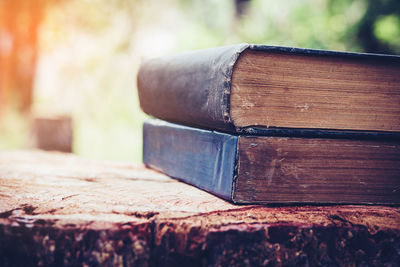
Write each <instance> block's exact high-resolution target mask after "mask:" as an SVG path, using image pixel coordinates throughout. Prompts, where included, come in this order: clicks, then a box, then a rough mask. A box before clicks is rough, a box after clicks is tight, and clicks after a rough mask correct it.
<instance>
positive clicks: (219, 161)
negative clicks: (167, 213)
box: [143, 120, 400, 204]
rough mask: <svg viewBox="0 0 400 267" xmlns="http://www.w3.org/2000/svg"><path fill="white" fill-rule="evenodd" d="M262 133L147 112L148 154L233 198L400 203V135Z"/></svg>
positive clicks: (164, 167)
mask: <svg viewBox="0 0 400 267" xmlns="http://www.w3.org/2000/svg"><path fill="white" fill-rule="evenodd" d="M273 133H274V132H273V131H272V134H273ZM256 134H257V132H256ZM262 134H263V135H244V134H243V135H234V134H228V133H223V132H218V131H212V130H204V129H198V128H193V127H188V126H182V125H178V124H173V123H169V122H165V121H161V120H148V121H146V122H145V123H144V127H143V138H144V139H143V162H144V164H146V165H147V166H149V167H151V168H154V169H157V170H159V171H161V172H164V173H166V174H167V175H169V176H171V177H173V178H176V179H179V180H181V181H183V182H186V183H189V184H192V185H194V186H196V187H198V188H201V189H203V190H206V191H208V192H210V193H212V194H215V195H217V196H219V197H221V198H224V199H226V200H228V201H231V202H233V203H261V204H267V203H354V204H400V142H399V141H398V138H392V139H390V138H388V139H384V140H382V139H381V138H375V137H376V136H374V135H372V134H368V133H366V134H362V133H360V134H358V137H357V138H356V139H355V138H353V137H354V136H353V135H354V133H348V134H345V133H340V132H338V133H336V134H335V132H327V133H326V134H323V133H322V134H321V133H319V134H314V135H313V134H308V135H305V136H306V137H293V136H292V137H291V136H290V135H289V136H284V137H282V136H271V135H268V131H264V132H263V133H262Z"/></svg>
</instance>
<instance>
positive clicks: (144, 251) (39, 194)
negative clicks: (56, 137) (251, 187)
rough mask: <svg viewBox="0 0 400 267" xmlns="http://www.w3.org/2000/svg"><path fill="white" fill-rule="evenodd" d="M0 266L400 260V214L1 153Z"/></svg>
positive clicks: (64, 157) (66, 159)
mask: <svg viewBox="0 0 400 267" xmlns="http://www.w3.org/2000/svg"><path fill="white" fill-rule="evenodd" d="M0 263H1V265H2V266H27V265H30V266H35V265H46V266H62V265H66V266H69V265H74V266H99V265H102V266H132V265H136V266H177V265H188V264H190V266H227V265H238V266H292V265H300V266H302V265H303V266H306V265H318V264H320V265H338V264H347V265H354V264H359V265H362V264H369V265H383V264H392V266H395V265H398V264H399V263H400V208H399V207H385V206H275V207H274V206H269V207H268V206H234V205H231V204H229V203H227V202H225V201H223V200H220V199H219V198H216V197H214V196H212V195H210V194H208V193H205V192H203V191H200V190H198V189H196V188H194V187H191V186H188V185H186V184H183V183H181V182H177V181H175V180H172V179H170V178H168V177H166V176H165V175H163V174H160V173H157V172H155V171H152V170H149V169H145V168H144V167H143V166H141V165H132V164H126V163H112V162H104V161H93V160H86V159H81V158H78V157H75V156H72V155H68V154H61V153H49V152H28V151H14V152H2V153H0Z"/></svg>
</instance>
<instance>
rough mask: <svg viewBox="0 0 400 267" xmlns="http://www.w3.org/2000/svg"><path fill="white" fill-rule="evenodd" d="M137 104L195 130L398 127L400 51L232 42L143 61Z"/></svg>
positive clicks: (383, 128)
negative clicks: (380, 52)
mask: <svg viewBox="0 0 400 267" xmlns="http://www.w3.org/2000/svg"><path fill="white" fill-rule="evenodd" d="M138 89H139V97H140V104H141V106H142V109H143V110H144V111H145V112H146V113H148V114H150V115H153V116H155V117H158V118H161V119H164V120H168V121H172V122H177V123H181V124H186V125H193V126H198V127H201V128H209V129H220V130H224V131H229V132H241V131H243V130H246V129H249V128H265V127H268V128H274V127H278V128H300V129H306V128H313V129H342V130H363V131H390V132H396V131H400V57H399V56H394V55H376V54H361V53H346V52H333V51H321V50H309V49H298V48H287V47H273V46H263V45H248V44H241V45H234V46H227V47H220V48H213V49H206V50H200V51H193V52H187V53H182V54H178V55H173V56H169V57H164V58H158V59H152V60H148V61H146V62H144V63H143V64H142V66H141V68H140V71H139V75H138Z"/></svg>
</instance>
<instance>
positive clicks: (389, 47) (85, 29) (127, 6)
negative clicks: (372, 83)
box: [0, 0, 400, 162]
mask: <svg viewBox="0 0 400 267" xmlns="http://www.w3.org/2000/svg"><path fill="white" fill-rule="evenodd" d="M240 42H248V43H259V44H270V45H282V46H296V47H304V48H317V49H329V50H344V51H358V52H374V53H390V54H400V1H398V0H376V1H367V0H303V1H295V0H282V1H273V0H265V1H262V0H250V1H240V0H236V1H235V0H164V1H162V0H157V1H156V0H113V1H109V0H36V1H35V0H12V1H10V0H0V59H1V61H0V149H19V148H26V147H27V146H29V136H30V128H31V124H32V118H34V117H35V116H42V115H43V114H44V115H45V116H52V115H53V114H55V115H60V114H61V115H65V114H66V115H69V116H71V117H72V119H73V135H74V138H73V152H74V153H76V154H79V155H83V156H86V157H91V158H97V159H112V160H125V161H131V162H140V161H141V146H142V142H141V125H142V122H143V120H144V119H145V115H144V114H143V113H142V112H141V111H140V108H139V104H138V99H137V92H136V73H137V70H138V67H139V64H140V62H141V60H143V58H147V57H154V56H160V55H164V54H168V53H173V52H177V51H182V50H191V49H200V48H206V47H214V46H221V45H226V44H233V43H240Z"/></svg>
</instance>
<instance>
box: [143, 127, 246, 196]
mask: <svg viewBox="0 0 400 267" xmlns="http://www.w3.org/2000/svg"><path fill="white" fill-rule="evenodd" d="M237 142H238V137H237V136H234V135H230V134H224V133H218V132H214V131H207V130H201V129H196V128H190V127H185V126H181V125H177V124H172V123H167V122H164V121H160V120H148V121H146V122H145V123H144V125H143V163H144V164H146V165H147V166H149V167H152V168H154V169H157V170H159V171H161V172H164V173H165V174H167V175H169V176H171V177H174V178H176V179H179V180H181V181H184V182H186V183H189V184H192V185H194V186H196V187H199V188H201V189H203V190H206V191H208V192H210V193H212V194H215V195H217V196H219V197H222V198H224V199H227V200H230V201H232V187H233V177H234V171H235V163H236V150H237Z"/></svg>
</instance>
